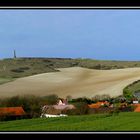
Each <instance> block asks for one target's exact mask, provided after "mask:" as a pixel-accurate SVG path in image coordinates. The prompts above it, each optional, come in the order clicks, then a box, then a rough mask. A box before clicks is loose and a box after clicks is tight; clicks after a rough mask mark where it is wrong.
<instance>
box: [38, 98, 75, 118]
mask: <svg viewBox="0 0 140 140" xmlns="http://www.w3.org/2000/svg"><path fill="white" fill-rule="evenodd" d="M70 109H75V106H74V105H72V104H68V102H67V99H59V100H58V103H57V104H56V105H45V106H43V107H42V114H41V116H40V117H62V116H67V115H66V114H62V111H63V110H70Z"/></svg>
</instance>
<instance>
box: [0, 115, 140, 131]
mask: <svg viewBox="0 0 140 140" xmlns="http://www.w3.org/2000/svg"><path fill="white" fill-rule="evenodd" d="M139 118H140V114H139V113H134V112H125V113H119V114H118V115H115V114H114V115H110V114H96V115H81V116H80V117H79V116H69V117H64V118H35V119H26V120H24V119H23V120H15V121H6V122H0V131H49V132H50V131H75V132H76V131H139V130H140V122H139Z"/></svg>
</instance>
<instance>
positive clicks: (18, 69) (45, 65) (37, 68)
mask: <svg viewBox="0 0 140 140" xmlns="http://www.w3.org/2000/svg"><path fill="white" fill-rule="evenodd" d="M73 66H78V67H84V68H90V69H118V68H129V67H140V61H105V60H92V59H71V58H16V59H3V60H0V78H7V79H8V78H19V77H25V76H30V75H34V74H40V73H45V72H55V71H58V70H56V69H57V68H67V67H73Z"/></svg>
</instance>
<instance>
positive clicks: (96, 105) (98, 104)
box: [88, 102, 107, 108]
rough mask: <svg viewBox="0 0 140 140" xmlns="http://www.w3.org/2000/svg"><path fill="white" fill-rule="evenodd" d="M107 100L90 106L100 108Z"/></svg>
mask: <svg viewBox="0 0 140 140" xmlns="http://www.w3.org/2000/svg"><path fill="white" fill-rule="evenodd" d="M106 103H107V102H97V103H95V104H90V105H88V106H89V107H90V108H99V107H100V106H101V105H103V104H106Z"/></svg>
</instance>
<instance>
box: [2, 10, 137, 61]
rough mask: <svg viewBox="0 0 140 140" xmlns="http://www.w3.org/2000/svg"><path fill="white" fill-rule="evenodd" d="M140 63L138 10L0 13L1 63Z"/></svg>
mask: <svg viewBox="0 0 140 140" xmlns="http://www.w3.org/2000/svg"><path fill="white" fill-rule="evenodd" d="M14 50H16V54H17V57H61V58H62V57H63V58H91V59H99V60H132V61H135V60H136V61H139V60H140V10H138V9H130V10H128V9H10V10H9V9H0V59H3V58H12V57H13V51H14Z"/></svg>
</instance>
